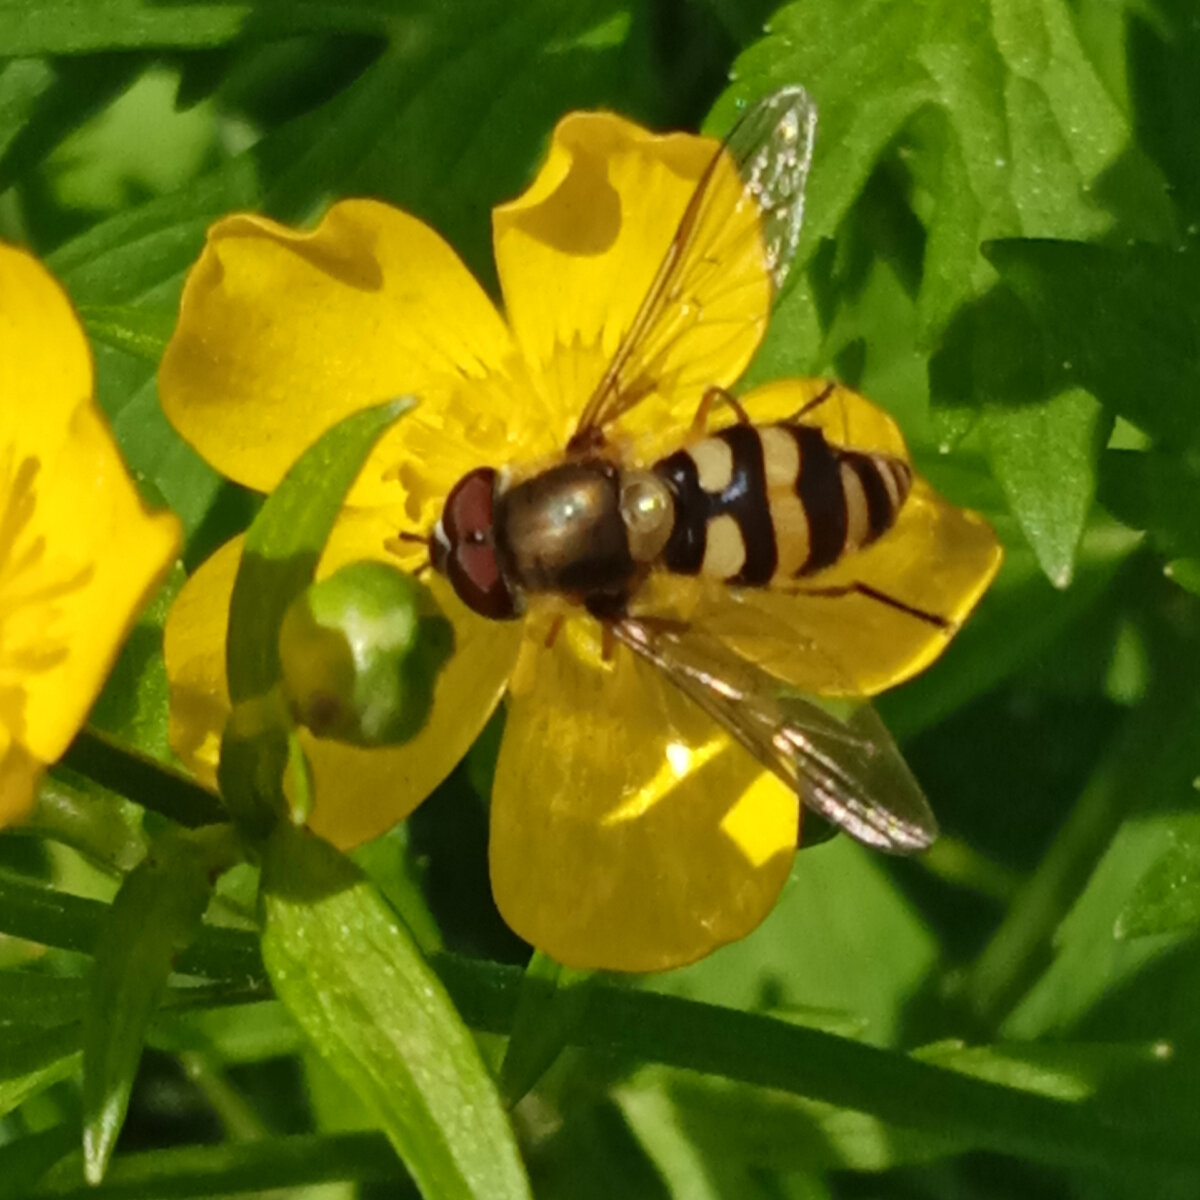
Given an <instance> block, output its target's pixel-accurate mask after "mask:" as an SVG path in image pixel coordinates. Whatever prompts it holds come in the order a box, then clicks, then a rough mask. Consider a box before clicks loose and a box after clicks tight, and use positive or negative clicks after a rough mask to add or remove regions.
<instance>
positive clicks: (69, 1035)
mask: <svg viewBox="0 0 1200 1200" xmlns="http://www.w3.org/2000/svg"><path fill="white" fill-rule="evenodd" d="M79 1038H80V1033H79V1026H78V1025H59V1026H56V1027H55V1028H53V1029H42V1028H40V1027H39V1026H37V1025H13V1026H10V1027H8V1028H5V1029H3V1030H0V1117H4V1116H7V1115H8V1114H9V1113H10V1112H12V1111H13V1109H15V1108H19V1107H20V1106H21V1105H22V1104H24V1103H25V1101H26V1100H28V1099H29V1097H30V1096H36V1095H37V1093H38V1092H40V1091H43V1090H44V1089H45V1088H48V1087H49V1086H50V1085H51V1084H53V1083H58V1081H59V1080H60V1079H66V1078H68V1077H69V1076H71V1075H73V1074H74V1073H75V1070H76V1068H77V1067H78V1066H79Z"/></svg>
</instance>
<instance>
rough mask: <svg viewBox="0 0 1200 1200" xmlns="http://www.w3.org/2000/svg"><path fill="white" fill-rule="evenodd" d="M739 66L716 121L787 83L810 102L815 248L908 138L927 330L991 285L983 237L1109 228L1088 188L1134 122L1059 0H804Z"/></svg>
mask: <svg viewBox="0 0 1200 1200" xmlns="http://www.w3.org/2000/svg"><path fill="white" fill-rule="evenodd" d="M733 73H734V77H735V78H736V79H737V84H736V85H735V87H734V88H733V89H731V92H730V93H729V94H727V95H726V96H725V97H723V99H722V102H721V104H720V105H719V106H718V108H717V110H716V114H715V116H714V118H713V122H712V123H713V125H714V126H715V127H720V128H724V127H725V126H726V125H727V124H728V123H729V121H730V120H731V117H732V113H733V111H734V106H735V104H736V103H737V102H738V101H739V100H744V99H747V98H750V97H753V96H757V95H760V94H762V93H763V92H765V91H767V90H769V89H771V88H773V87H777V86H779V85H781V84H785V83H796V82H800V83H803V84H804V85H805V86H806V87H807V88H808V89H809V90H810V91H811V93H812V95H813V97H814V98H815V100H816V102H817V107H818V110H819V112H820V127H819V130H818V137H817V148H816V156H815V159H814V163H813V172H812V180H811V184H810V192H809V196H810V199H809V207H808V214H809V215H808V228H809V234H808V236H807V238H806V241H805V244H806V245H807V247H808V248H809V252H811V249H812V248H814V247H815V246H816V245H817V242H818V241H819V240H820V239H821V238H825V237H830V236H832V235H833V233H834V231H835V230H836V228H837V226H838V224H839V223H840V222H841V220H842V218H843V216H844V215H845V213H846V212H847V210H848V209H849V207H850V205H851V204H852V203H853V202H854V199H855V197H856V196H857V195H858V194H859V192H860V191H861V190H862V188H863V186H864V184H865V183H866V181H867V178H868V176H869V175H870V174H871V172H872V171H873V170H874V168H875V166H876V164H877V163H878V162H879V161H880V160H881V159H882V158H883V156H884V155H885V154H886V153H887V152H888V150H889V148H890V147H891V146H892V144H893V143H894V142H895V140H896V139H897V137H898V135H901V134H902V133H906V132H907V133H909V134H910V140H909V142H908V143H907V144H906V146H905V149H906V150H907V151H908V153H907V154H906V155H905V160H904V162H905V167H906V169H907V170H908V171H909V172H910V174H911V176H912V178H913V182H914V193H915V194H914V198H913V204H914V208H915V210H916V211H917V212H918V214H919V215H920V216H921V219H922V222H923V223H924V224H925V226H926V228H927V231H928V240H927V244H926V247H925V259H924V270H923V275H922V279H921V283H920V293H919V298H918V306H919V309H920V312H921V323H922V326H923V329H924V331H925V336H926V338H928V339H932V337H933V336H934V335H935V334H936V332H937V331H938V330H940V329H941V328H942V327H943V326H944V324H945V322H946V321H947V320H948V318H949V317H950V316H951V315H952V314H953V313H954V311H955V310H956V309H957V308H958V307H959V306H960V305H961V304H962V303H963V302H964V301H965V300H967V299H968V298H969V297H971V296H973V295H978V294H980V293H981V292H982V290H983V289H984V288H985V287H986V286H987V284H988V282H989V280H990V279H991V278H992V272H991V270H990V269H989V267H988V265H987V263H986V262H985V261H984V259H983V258H982V257H981V255H980V253H979V247H980V244H981V243H982V242H983V241H985V240H987V239H989V238H996V237H1004V236H1009V237H1011V236H1016V235H1019V234H1025V235H1034V236H1041V237H1062V238H1085V237H1090V236H1094V235H1095V234H1097V233H1099V232H1101V231H1102V230H1104V229H1105V228H1106V227H1107V226H1108V225H1109V224H1110V218H1109V216H1108V215H1107V214H1105V213H1104V212H1103V211H1101V210H1100V209H1099V208H1098V207H1097V205H1096V204H1095V203H1094V201H1093V198H1092V197H1091V196H1090V195H1089V191H1090V189H1091V187H1092V185H1093V183H1094V182H1095V181H1096V180H1097V178H1098V177H1099V176H1100V175H1101V174H1102V172H1104V171H1105V170H1106V169H1107V168H1109V167H1111V166H1112V165H1113V164H1114V162H1115V161H1116V160H1117V158H1118V156H1119V155H1120V154H1121V152H1122V150H1123V149H1124V147H1125V146H1126V144H1127V142H1128V139H1129V130H1128V127H1127V124H1126V122H1125V119H1124V118H1123V116H1122V115H1121V113H1120V112H1119V110H1118V109H1117V107H1116V105H1115V104H1114V102H1113V100H1112V99H1111V97H1110V96H1109V94H1108V92H1107V91H1106V90H1105V88H1104V85H1103V84H1102V83H1101V81H1100V79H1099V77H1098V76H1097V75H1096V72H1095V70H1094V68H1093V67H1092V65H1091V63H1090V62H1089V60H1088V58H1087V56H1086V54H1085V53H1084V51H1083V48H1082V47H1081V45H1080V43H1079V39H1078V36H1077V34H1076V31H1075V27H1074V24H1073V21H1072V15H1071V11H1070V8H1069V7H1068V5H1067V4H1066V3H1065V2H1064V0H1020V2H1018V0H963V2H961V3H957V4H945V3H940V2H938V0H912V2H910V3H905V4H895V3H891V2H890V0H862V2H859V3H854V4H815V3H808V2H806V0H802V2H800V3H795V4H790V5H788V6H786V7H785V8H783V9H781V10H780V11H779V12H777V13H776V14H775V15H774V16H773V17H772V19H771V23H770V27H769V32H768V34H767V36H766V37H764V38H763V39H762V40H761V41H760V42H758V43H757V44H755V45H754V46H751V47H750V48H749V49H748V50H747V51H746V52H745V53H744V54H742V55H741V56H740V57H739V58H738V60H737V63H736V65H735V67H734V72H733ZM917 114H920V115H921V120H920V121H919V122H917V123H916V126H915V127H911V126H912V122H913V118H914V117H916V116H917ZM910 127H911V128H910ZM802 254H803V251H802Z"/></svg>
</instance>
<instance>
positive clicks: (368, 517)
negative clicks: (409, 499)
mask: <svg viewBox="0 0 1200 1200" xmlns="http://www.w3.org/2000/svg"><path fill="white" fill-rule="evenodd" d="M394 528H395V527H394V524H393V523H392V521H391V519H390V518H389V517H388V516H387V514H386V513H383V512H362V511H354V510H345V511H344V512H343V514H342V516H341V518H340V519H339V521H338V524H337V525H336V526H335V528H334V532H333V535H332V537H331V538H330V542H329V545H328V547H327V548H326V552H325V555H324V557H323V558H322V559H321V564H320V568H319V570H318V576H320V577H324V576H325V575H328V574H329V573H330V572H332V571H334V570H336V569H337V568H338V567H339V566H341V565H342V564H343V563H346V562H351V561H353V560H355V559H361V558H381V559H384V560H386V561H390V562H393V563H397V565H400V566H405V567H409V568H411V567H412V566H414V565H415V561H414V560H408V561H400V560H397V559H395V558H392V557H391V556H390V555H389V554H388V553H387V552H386V551H385V550H384V549H383V544H384V541H385V540H386V539H387V538H388V537H390V536H391V534H392V532H394ZM240 555H241V539H238V540H235V541H232V542H229V543H227V544H226V545H225V546H223V547H222V548H221V549H220V550H218V551H217V553H216V554H215V555H213V557H212V558H210V559H209V560H208V561H207V562H206V563H204V564H203V566H201V567H200V569H199V570H198V571H197V572H196V573H195V574H194V575H193V576H192V577H191V578H190V579H189V580H188V581H187V583H186V584H185V585H184V587H183V589H182V590H181V591H180V593H179V596H178V597H177V598H176V600H175V604H174V605H173V607H172V609H171V613H170V615H169V617H168V619H167V626H166V633H165V639H164V653H165V656H166V661H167V675H168V678H169V680H170V684H171V745H172V747H173V748H174V750H175V752H176V753H177V754H178V755H179V756H180V758H181V759H182V760H183V762H184V763H185V764H186V765H187V766H188V767H189V768H190V769H191V770H192V771H194V772H195V773H196V774H197V776H199V778H201V779H202V780H203V781H204V782H205V783H207V784H208V785H209V786H210V787H211V786H214V785H215V780H216V765H217V758H218V752H219V749H220V737H221V730H222V728H223V726H224V723H225V719H226V718H227V717H228V715H229V693H228V689H227V684H226V679H225V625H226V621H227V619H228V610H229V596H230V593H231V592H232V589H233V580H234V576H235V575H236V573H237V565H238V561H239V558H240ZM430 586H431V588H432V590H433V591H434V592H435V595H436V598H437V600H438V603H439V604H440V605H441V607H442V611H443V612H444V614H445V615H446V616H447V617H448V618H449V620H450V622H451V624H452V625H453V626H454V635H455V652H454V654H453V656H452V657H451V659H450V661H449V662H448V663H447V665H446V666H445V667H444V669H443V670H442V672H441V673H440V674H439V675H438V678H437V682H436V684H435V688H434V702H433V710H432V712H431V713H430V717H429V721H428V722H427V723H426V725H425V726H424V727H423V728H422V729H421V731H420V732H419V733H418V734H417V736H416V737H415V738H414V739H413V740H412V741H411V742H407V743H405V744H404V745H403V746H396V747H389V748H387V749H379V750H363V749H358V748H355V747H352V746H343V745H339V744H338V743H336V742H331V741H324V740H321V739H318V738H314V737H310V736H309V735H307V734H303V735H302V737H303V740H304V746H305V750H306V751H307V753H308V756H309V761H310V762H311V764H312V767H313V775H314V779H315V785H316V807H315V809H314V812H313V816H312V820H311V822H310V824H311V825H312V827H313V828H314V829H315V830H316V831H317V832H318V833H320V834H321V835H322V836H323V837H326V838H328V839H330V840H331V841H333V842H334V843H336V844H337V845H339V846H342V847H348V846H354V845H358V844H359V843H360V842H364V841H367V840H368V839H370V838H372V837H375V836H376V835H377V834H380V833H382V832H383V831H384V830H386V829H389V828H391V826H392V825H394V824H395V823H396V822H397V821H400V820H403V818H404V817H406V816H408V814H409V813H410V812H412V810H413V809H414V808H416V806H417V805H418V804H420V802H421V801H422V800H424V799H425V797H426V796H427V795H429V793H430V792H431V791H433V789H434V788H435V787H437V785H438V784H439V783H441V781H442V780H443V779H444V778H445V777H446V776H447V775H448V774H449V773H450V770H451V769H452V768H453V767H454V765H455V763H457V762H458V760H459V759H460V758H461V757H462V756H463V754H465V753H466V751H467V748H468V747H469V746H470V745H471V743H472V742H473V741H474V740H475V738H476V737H477V736H478V735H479V731H480V730H481V729H482V728H483V726H484V724H485V722H486V721H487V719H488V717H489V716H490V715H491V713H492V710H493V709H494V708H495V706H496V704H497V703H498V702H499V699H500V696H501V694H502V693H503V691H504V686H505V683H506V682H507V680H508V675H509V673H510V671H511V670H512V664H513V661H514V659H515V657H516V652H517V646H518V644H519V639H520V632H519V629H518V628H517V627H516V626H510V625H497V624H495V623H493V622H489V621H484V620H483V619H482V618H480V617H477V616H475V615H474V614H472V613H470V612H469V611H467V610H466V609H465V608H463V606H462V605H461V604H460V603H459V602H458V600H457V599H456V598H455V597H454V596H453V594H452V593H450V590H449V588H448V587H447V586H446V585H445V584H444V583H443V582H442V581H441V580H440V579H434V580H431V581H430Z"/></svg>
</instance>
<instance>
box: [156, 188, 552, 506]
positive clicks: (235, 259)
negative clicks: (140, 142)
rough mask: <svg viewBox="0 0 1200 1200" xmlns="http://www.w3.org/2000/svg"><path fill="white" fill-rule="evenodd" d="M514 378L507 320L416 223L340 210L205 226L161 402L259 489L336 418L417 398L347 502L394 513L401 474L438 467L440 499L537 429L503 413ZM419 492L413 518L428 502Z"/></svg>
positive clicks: (162, 379)
mask: <svg viewBox="0 0 1200 1200" xmlns="http://www.w3.org/2000/svg"><path fill="white" fill-rule="evenodd" d="M520 375H521V371H520V367H519V364H518V363H517V362H516V360H515V358H514V353H513V348H512V345H511V341H510V338H509V335H508V331H507V329H506V328H505V326H504V323H503V321H502V320H501V318H500V316H499V314H498V313H497V312H496V310H495V308H494V306H493V305H492V303H491V301H490V300H488V298H487V296H486V295H485V294H484V292H483V290H482V288H480V287H479V285H478V284H477V283H476V282H475V280H474V279H473V278H472V277H471V275H470V273H469V272H468V271H467V269H466V268H465V267H464V266H463V265H462V263H461V262H460V261H459V259H458V257H457V256H456V255H455V253H454V251H453V250H451V249H450V247H449V246H447V245H446V243H445V242H444V241H442V239H441V238H440V237H438V235H437V234H436V233H434V232H433V230H431V229H429V228H428V226H426V225H424V224H422V223H421V222H420V221H418V220H417V219H416V218H415V217H410V216H409V215H408V214H406V213H402V212H400V211H399V210H398V209H394V208H390V207H389V206H387V205H384V204H379V203H377V202H375V201H370V200H346V201H342V202H341V203H339V204H335V205H334V206H333V207H332V208H331V209H330V210H329V212H328V213H327V214H326V216H325V218H324V220H323V221H322V222H321V223H320V225H318V226H317V228H316V229H314V230H312V231H309V232H300V231H297V230H293V229H288V228H287V227H285V226H282V225H279V224H277V223H276V222H274V221H269V220H267V219H265V218H262V217H254V216H233V217H228V218H226V219H225V220H223V221H219V222H218V223H217V224H215V225H214V226H213V227H212V229H211V230H210V231H209V235H208V243H207V245H206V247H205V250H204V253H203V255H202V256H201V258H200V261H199V262H198V263H197V264H196V266H195V267H194V268H193V269H192V272H191V274H190V275H189V277H188V282H187V286H186V287H185V289H184V294H183V299H182V302H181V305H180V316H179V325H178V328H177V329H176V332H175V335H174V337H173V338H172V340H171V343H170V345H169V346H168V347H167V352H166V354H165V356H164V358H163V362H162V367H161V370H160V372H159V392H160V395H161V398H162V404H163V408H164V410H165V411H166V413H167V416H168V417H169V418H170V419H171V422H172V423H173V424H174V425H175V427H176V428H177V429H178V430H179V431H180V433H182V434H183V436H184V437H185V438H186V439H187V440H188V441H189V442H191V444H192V445H193V446H195V448H196V449H197V450H198V451H199V452H200V454H202V455H203V456H204V457H205V458H206V459H207V460H208V461H209V462H210V463H211V464H212V465H213V466H214V467H216V468H217V469H218V470H219V471H221V472H222V473H223V474H225V475H227V476H229V477H230V478H231V479H236V480H238V481H239V482H241V483H244V484H247V485H249V486H250V487H255V488H259V489H260V490H264V491H269V490H270V489H271V488H272V487H274V485H275V484H276V483H277V482H278V481H279V479H280V478H281V477H282V475H283V472H284V471H285V470H286V469H287V467H288V466H290V465H291V463H292V462H293V461H294V460H295V458H296V457H297V456H298V455H299V453H300V452H301V451H302V450H303V449H304V448H305V447H306V446H308V445H309V444H310V443H311V442H313V441H314V440H315V439H316V438H317V437H318V436H319V435H320V434H321V433H323V432H324V431H325V430H326V429H328V428H329V426H330V425H332V424H334V423H335V422H336V421H338V420H339V419H341V418H342V417H344V416H346V415H347V414H349V413H352V412H356V411H357V410H359V409H362V408H365V407H367V406H369V405H372V404H378V403H380V402H381V401H384V400H387V399H390V398H393V397H396V396H401V395H407V394H412V395H415V396H417V397H418V398H419V399H420V401H421V406H420V408H419V410H418V411H417V413H416V414H415V415H413V416H410V417H409V418H408V419H407V420H405V421H403V422H401V423H400V424H398V425H397V426H396V428H395V429H394V430H393V431H392V432H391V434H390V435H389V436H388V437H387V438H385V439H384V440H383V442H381V444H380V446H379V447H378V448H377V449H376V451H375V453H374V455H373V456H372V458H371V459H370V460H369V461H368V463H367V466H366V467H365V468H364V470H363V473H362V476H361V477H360V479H359V482H358V484H357V485H356V490H355V492H354V495H353V500H354V501H355V502H356V503H361V504H396V503H398V502H399V501H400V500H401V499H403V494H402V492H401V490H400V486H399V485H400V483H401V482H408V483H409V484H410V485H412V484H414V483H415V484H419V482H420V481H419V480H416V479H409V480H407V481H402V480H401V478H400V471H399V468H398V467H397V464H398V463H400V462H406V463H409V464H413V463H416V464H421V463H426V462H428V461H429V460H430V458H431V456H432V457H433V458H434V460H435V465H436V468H437V469H436V470H435V472H434V474H435V477H436V481H435V484H434V488H435V490H436V489H437V488H438V487H441V486H448V484H445V480H449V481H450V483H452V482H453V480H454V479H455V478H457V477H458V475H461V474H462V473H463V471H465V470H466V469H468V468H469V467H471V466H474V465H476V464H477V463H478V462H480V461H486V460H488V459H492V460H495V459H497V458H503V457H505V456H507V455H508V453H509V449H508V447H509V441H508V437H509V432H510V431H509V429H508V426H507V421H508V419H509V418H510V416H512V415H513V414H514V412H515V413H516V414H517V415H518V416H521V417H522V419H525V418H529V419H532V417H533V415H534V414H533V413H532V411H531V407H530V405H529V403H528V402H527V401H526V402H525V403H524V404H523V405H521V406H515V405H513V404H512V403H511V401H512V399H513V396H514V395H522V396H524V394H525V392H527V390H528V389H527V388H525V387H524V385H522V384H521V383H520V382H519V380H520ZM514 379H515V381H514ZM534 424H535V425H536V424H537V422H534ZM540 424H541V425H543V426H544V421H543V422H541V423H540ZM517 425H518V428H516V429H515V430H514V431H513V432H514V435H517V436H519V435H520V434H521V428H520V421H518V422H517ZM443 477H444V478H443ZM416 491H417V492H418V493H419V495H418V496H417V497H415V498H414V500H413V505H412V506H411V508H410V517H414V518H415V517H416V516H417V515H418V509H419V505H420V500H421V499H424V498H426V497H425V495H424V493H421V492H420V487H419V486H418V487H417V488H416ZM443 494H444V493H443Z"/></svg>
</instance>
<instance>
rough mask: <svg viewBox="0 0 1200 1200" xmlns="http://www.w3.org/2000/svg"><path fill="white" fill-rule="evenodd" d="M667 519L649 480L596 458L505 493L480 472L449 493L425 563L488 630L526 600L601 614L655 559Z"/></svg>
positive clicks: (670, 509) (667, 505)
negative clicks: (564, 599) (550, 596)
mask: <svg viewBox="0 0 1200 1200" xmlns="http://www.w3.org/2000/svg"><path fill="white" fill-rule="evenodd" d="M674 519H675V508H674V502H673V499H672V494H671V491H670V489H669V488H668V487H667V485H666V484H665V483H664V482H663V481H662V480H661V479H660V478H659V477H658V476H657V475H655V474H653V473H652V472H649V471H639V470H623V469H621V468H620V467H618V466H617V465H616V464H614V463H612V462H609V461H608V460H606V459H603V458H594V457H589V458H582V459H569V460H567V461H566V462H562V463H559V464H558V465H557V466H553V467H550V468H549V469H547V470H545V471H542V472H540V473H538V474H536V475H533V476H531V477H530V478H528V479H525V480H523V481H522V482H520V483H516V484H511V485H509V484H508V483H507V481H506V480H505V479H504V477H503V476H501V475H499V474H497V472H496V471H494V470H492V469H491V468H486V467H485V468H479V469H477V470H475V471H472V472H470V473H469V474H468V475H466V476H464V477H463V479H461V480H460V481H459V482H458V483H457V484H456V485H455V487H454V488H453V490H452V491H451V492H450V495H449V497H448V498H447V500H446V505H445V508H444V509H443V512H442V519H441V521H439V523H438V527H437V529H436V531H435V533H434V537H433V541H432V547H433V549H432V554H431V560H432V564H433V567H434V569H435V570H437V571H439V572H440V573H442V574H444V575H445V576H446V577H447V578H448V579H449V580H450V582H451V584H452V585H453V587H454V590H455V592H456V593H457V594H458V596H459V599H461V600H462V601H463V603H465V604H466V605H468V607H470V608H472V609H473V610H474V611H475V612H477V613H479V614H480V615H481V616H484V617H489V618H491V619H493V620H503V619H506V618H509V617H513V616H517V615H519V614H520V612H521V611H523V608H524V597H525V596H526V594H528V593H555V594H559V595H567V596H576V597H579V598H580V599H581V600H582V601H583V602H584V603H585V604H588V603H592V602H594V603H595V604H597V605H598V606H599V607H601V608H603V609H605V611H609V610H611V609H612V608H613V607H614V606H616V607H619V606H620V604H621V602H622V601H623V599H624V598H625V596H626V595H627V594H628V593H629V592H630V590H631V589H632V588H633V586H634V585H635V583H636V581H637V580H638V579H639V578H640V577H641V576H642V575H643V574H644V573H645V570H646V569H647V568H648V567H649V566H651V565H652V564H653V563H654V562H655V561H656V560H657V559H658V557H659V555H660V553H661V551H662V549H663V547H664V546H665V545H666V543H667V541H668V539H669V537H670V535H671V530H672V528H673V525H674Z"/></svg>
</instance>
